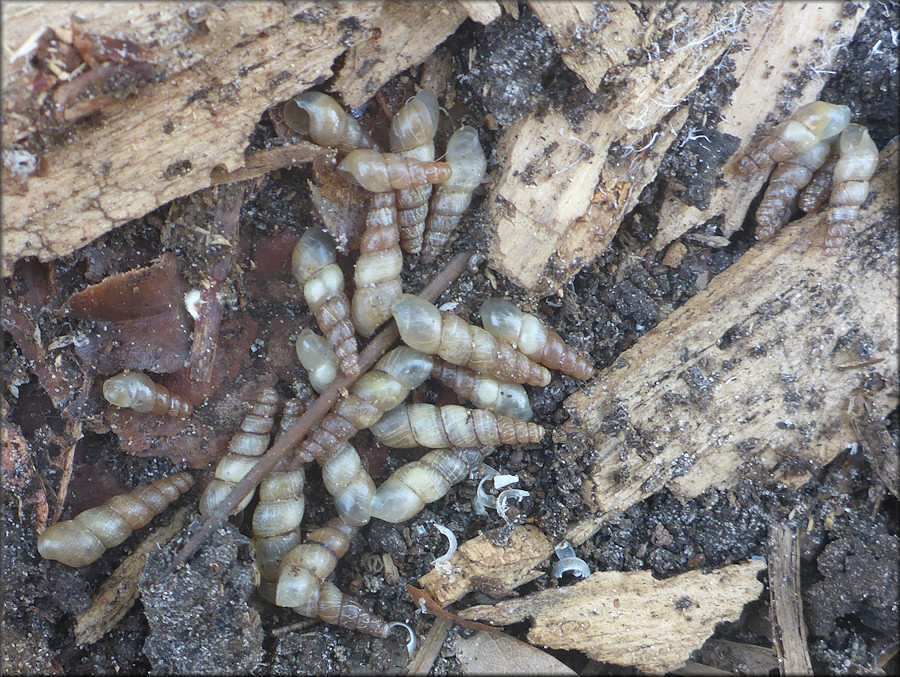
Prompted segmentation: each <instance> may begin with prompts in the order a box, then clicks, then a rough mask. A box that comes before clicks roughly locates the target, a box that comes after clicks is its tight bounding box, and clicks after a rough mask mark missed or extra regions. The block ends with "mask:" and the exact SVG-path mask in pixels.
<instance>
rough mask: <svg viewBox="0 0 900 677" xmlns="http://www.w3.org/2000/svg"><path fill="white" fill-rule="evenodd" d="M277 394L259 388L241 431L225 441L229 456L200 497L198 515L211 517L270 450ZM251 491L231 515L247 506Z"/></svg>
mask: <svg viewBox="0 0 900 677" xmlns="http://www.w3.org/2000/svg"><path fill="white" fill-rule="evenodd" d="M278 401H279V400H278V393H277V392H275V389H274V388H270V387H264V388H262V389H260V391H259V393H258V394H257V395H256V397H255V399H254V401H253V402H251V403H250V411H249V412H248V413H247V415H246V416H244V418H243V420H242V421H241V429H240V431H239V432H237V433H235V434H234V436H232V438H231V440H230V441H229V442H228V453H227V454H225V456H223V457H222V459H221V460H220V461H219V464H218V465H217V466H216V476H215V478H214V479H213V480H212V481H211V482H210V483H209V484H207V485H206V489H204V490H203V494H202V495H201V496H200V514H201V515H203V516H204V517H208V516H209V515H211V514H212V513H213V512H214V511H215V509H216V508H217V507H218V505H219V504H220V503H221V502H222V501H224V500H225V499H226V498H227V497H228V495H229V494H230V493H231V490H232V488H234V485H235V484H237V483H238V482H240V481H241V480H242V479H243V478H244V475H246V474H247V473H248V472H250V470H251V469H252V468H253V466H255V465H256V463H257V461H259V457H260V456H262V455H263V454H264V453H265V452H266V449H268V448H269V441H270V439H271V437H270V433H271V432H272V428H273V427H274V426H275V414H276V412H277V411H278ZM252 498H253V492H252V491H251V492H250V493H249V494H247V495H246V496H245V497H244V499H243V500H242V501H241V502H240V503H239V504H238V505H237V506H236V507H235V509H234V510H233V511H232V513H231V514H232V515H234V514H237V513H239V512H240V511H241V510H243V509H244V508H246V507H247V504H248V503H249V502H250V499H252Z"/></svg>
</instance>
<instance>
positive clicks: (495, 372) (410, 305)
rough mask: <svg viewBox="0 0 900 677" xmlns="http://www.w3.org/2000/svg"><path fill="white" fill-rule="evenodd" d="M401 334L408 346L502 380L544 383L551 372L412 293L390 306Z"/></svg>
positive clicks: (402, 295)
mask: <svg viewBox="0 0 900 677" xmlns="http://www.w3.org/2000/svg"><path fill="white" fill-rule="evenodd" d="M391 313H392V314H393V316H394V319H395V320H396V321H397V328H398V329H399V331H400V337H401V338H402V339H403V342H404V343H406V344H407V345H408V346H411V347H413V348H415V349H416V350H419V351H421V352H423V353H427V354H434V355H438V356H439V357H441V358H442V359H444V360H446V361H447V362H450V363H451V364H458V365H462V366H464V367H468V368H470V369H474V370H475V371H477V372H479V373H482V374H490V375H492V376H495V377H496V378H498V379H500V380H504V381H515V382H516V383H528V384H530V385H538V386H545V385H547V384H548V383H550V372H549V371H547V369H546V368H544V367H542V366H541V365H539V364H536V363H535V362H532V361H531V360H530V359H528V357H526V356H525V355H523V354H522V353H520V352H519V351H517V350H515V349H514V348H513V347H512V346H511V345H509V344H508V343H506V342H505V341H501V340H500V339H497V338H495V337H494V336H492V335H491V334H489V333H488V332H487V331H485V330H484V329H481V328H480V327H475V326H473V325H471V324H469V323H468V322H466V321H465V320H463V319H461V318H459V317H457V316H456V315H453V314H451V313H446V312H441V311H439V310H438V309H437V308H436V307H435V306H434V305H433V304H431V303H428V301H425V300H424V299H421V298H419V297H418V296H413V295H412V294H401V295H400V296H399V297H398V298H397V300H396V301H394V304H393V305H392V306H391Z"/></svg>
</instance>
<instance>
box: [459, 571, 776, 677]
mask: <svg viewBox="0 0 900 677" xmlns="http://www.w3.org/2000/svg"><path fill="white" fill-rule="evenodd" d="M764 568H765V563H764V562H759V561H750V562H746V563H744V564H733V565H731V566H727V567H724V568H722V569H718V570H716V571H713V572H711V573H708V574H704V573H701V572H700V571H690V572H688V573H686V574H682V575H680V576H675V577H673V578H668V579H665V580H662V581H659V580H656V579H654V578H653V575H652V574H651V573H650V572H649V571H631V572H615V571H605V572H597V573H595V574H594V575H593V576H591V577H590V578H588V579H587V580H584V581H581V582H579V583H576V584H574V585H571V586H567V587H564V588H559V589H557V590H545V591H543V592H538V593H535V594H533V595H530V596H528V597H525V598H522V599H516V600H510V601H505V602H500V603H499V604H496V605H494V606H476V607H472V608H470V609H466V610H465V611H463V612H462V613H461V615H463V616H466V617H468V618H475V619H478V620H480V621H485V622H489V623H492V624H496V625H508V624H510V623H517V622H519V621H523V620H525V619H526V618H532V619H533V620H534V626H533V627H532V629H531V630H530V631H529V632H528V640H529V641H530V642H532V643H533V644H535V645H538V646H545V647H549V648H552V649H568V650H571V649H575V650H577V651H581V652H583V653H585V654H586V655H588V656H589V657H591V658H593V659H594V660H597V661H603V662H606V663H614V664H616V665H626V666H634V667H637V668H638V669H639V670H642V671H644V672H651V673H656V672H666V671H669V670H674V669H676V668H678V667H680V666H681V665H683V664H684V662H685V661H686V660H687V659H688V658H689V657H690V655H691V652H692V651H694V650H695V649H697V648H699V647H700V646H701V645H702V644H703V642H704V640H705V639H706V638H707V637H709V636H710V635H712V633H713V631H714V630H715V626H716V625H717V624H718V623H721V622H724V621H736V620H737V619H738V617H739V616H740V614H741V611H742V609H743V607H744V605H746V604H747V603H749V602H752V601H754V600H756V599H757V598H758V597H759V596H760V594H761V593H762V590H763V584H762V583H761V582H760V581H758V580H756V577H757V574H758V573H759V572H760V571H762V570H763V569H764Z"/></svg>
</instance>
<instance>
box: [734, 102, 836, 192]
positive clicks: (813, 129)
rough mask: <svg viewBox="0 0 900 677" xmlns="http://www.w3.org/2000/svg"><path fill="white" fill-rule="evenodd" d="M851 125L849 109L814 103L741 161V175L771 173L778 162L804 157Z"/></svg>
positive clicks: (786, 121)
mask: <svg viewBox="0 0 900 677" xmlns="http://www.w3.org/2000/svg"><path fill="white" fill-rule="evenodd" d="M849 122H850V109H849V108H848V107H847V106H838V105H835V104H831V103H825V102H824V101H813V102H812V103H809V104H807V105H805V106H803V107H802V108H800V109H798V110H797V111H796V112H795V113H794V114H793V115H791V116H790V117H789V118H788V119H787V120H785V121H784V122H782V123H781V124H780V125H778V126H777V127H775V129H773V130H772V132H771V133H770V134H769V135H768V136H766V137H765V138H764V139H763V140H762V141H761V142H760V143H759V146H758V147H757V148H756V150H754V151H753V152H752V153H750V154H749V155H747V156H746V157H744V158H743V159H742V160H741V163H740V167H739V171H740V173H742V174H744V175H748V174H753V173H756V172H762V171H767V170H768V169H770V168H771V167H772V165H774V164H775V163H777V162H784V161H785V160H788V159H790V158H792V157H796V156H797V155H802V154H803V153H805V152H807V151H808V150H810V149H811V148H812V147H813V146H815V145H816V144H817V143H819V142H820V141H827V140H829V139H832V138H834V137H835V136H837V135H838V134H840V133H841V132H842V131H843V129H844V128H845V127H846V126H847V124H848V123H849Z"/></svg>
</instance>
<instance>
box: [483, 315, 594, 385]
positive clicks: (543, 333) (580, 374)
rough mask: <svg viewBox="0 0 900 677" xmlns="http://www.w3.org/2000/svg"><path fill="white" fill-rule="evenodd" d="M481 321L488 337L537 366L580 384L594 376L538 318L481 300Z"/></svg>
mask: <svg viewBox="0 0 900 677" xmlns="http://www.w3.org/2000/svg"><path fill="white" fill-rule="evenodd" d="M481 321H482V324H483V325H484V328H485V330H487V331H488V332H489V333H490V334H492V335H493V336H496V337H497V338H499V339H502V340H504V341H506V342H508V343H510V344H512V345H513V346H515V347H516V348H517V349H518V350H519V351H521V352H522V353H524V354H525V355H527V356H528V357H530V358H531V359H532V360H534V361H535V362H537V363H538V364H542V365H544V366H545V367H547V368H549V369H554V370H556V371H560V372H562V373H563V374H567V375H568V376H572V377H574V378H577V379H578V380H580V381H587V380H588V379H590V378H591V377H592V376H593V375H594V367H593V366H592V365H591V363H590V361H589V360H588V359H587V358H586V357H585V356H584V355H582V354H581V353H579V352H578V351H577V350H575V349H574V348H572V347H571V346H569V345H568V344H567V343H566V342H565V341H563V339H562V337H561V336H560V335H559V334H557V333H556V332H555V331H553V330H552V329H550V328H549V327H548V326H547V325H545V324H544V323H543V322H541V320H540V319H538V318H537V317H535V316H534V315H531V314H529V313H523V312H522V311H521V310H519V309H518V308H516V306H515V305H514V304H513V303H511V302H510V301H507V300H505V299H488V300H487V301H485V302H484V303H483V304H482V306H481Z"/></svg>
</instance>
